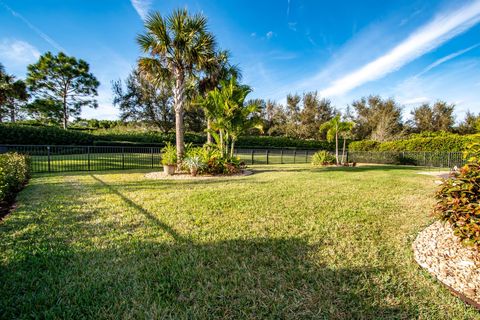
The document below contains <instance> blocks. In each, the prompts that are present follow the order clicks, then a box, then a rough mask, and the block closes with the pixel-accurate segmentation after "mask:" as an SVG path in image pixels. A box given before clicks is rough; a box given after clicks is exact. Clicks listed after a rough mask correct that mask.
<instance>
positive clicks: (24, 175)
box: [0, 153, 30, 204]
mask: <svg viewBox="0 0 480 320" xmlns="http://www.w3.org/2000/svg"><path fill="white" fill-rule="evenodd" d="M29 167H30V162H29V158H28V156H25V155H22V154H19V153H6V154H1V155H0V204H2V203H5V202H10V201H11V200H13V199H14V198H15V195H16V193H17V192H18V191H20V190H21V189H22V187H23V185H24V184H25V183H26V182H27V180H28V178H29V177H30V170H29Z"/></svg>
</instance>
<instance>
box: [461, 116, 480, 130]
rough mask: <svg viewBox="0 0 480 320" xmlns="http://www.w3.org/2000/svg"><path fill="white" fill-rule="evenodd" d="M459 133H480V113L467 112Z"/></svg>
mask: <svg viewBox="0 0 480 320" xmlns="http://www.w3.org/2000/svg"><path fill="white" fill-rule="evenodd" d="M458 132H459V133H460V134H472V133H477V132H480V113H479V114H478V115H475V113H473V112H470V111H467V113H466V115H465V119H464V120H463V121H462V122H461V123H460V125H459V126H458Z"/></svg>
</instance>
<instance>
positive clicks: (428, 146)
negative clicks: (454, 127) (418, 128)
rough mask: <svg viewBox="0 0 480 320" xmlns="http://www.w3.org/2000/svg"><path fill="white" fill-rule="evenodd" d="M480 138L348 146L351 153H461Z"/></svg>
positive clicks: (448, 136) (418, 139)
mask: <svg viewBox="0 0 480 320" xmlns="http://www.w3.org/2000/svg"><path fill="white" fill-rule="evenodd" d="M479 138H480V136H479V135H466V136H461V135H457V134H443V135H438V136H433V137H422V136H414V137H413V138H410V139H404V140H395V141H387V142H382V143H379V142H376V141H370V140H364V141H355V142H351V143H350V144H349V146H348V149H349V150H350V151H431V152H438V151H445V152H461V151H463V150H464V149H465V148H466V146H467V145H468V144H470V143H471V142H473V141H474V140H475V139H479Z"/></svg>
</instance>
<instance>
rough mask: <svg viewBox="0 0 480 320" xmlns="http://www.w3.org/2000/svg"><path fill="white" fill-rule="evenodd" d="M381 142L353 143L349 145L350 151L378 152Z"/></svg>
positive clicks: (365, 141) (364, 141)
mask: <svg viewBox="0 0 480 320" xmlns="http://www.w3.org/2000/svg"><path fill="white" fill-rule="evenodd" d="M379 145H380V142H378V141H373V140H361V141H352V142H350V144H349V145H348V150H349V151H378V147H379Z"/></svg>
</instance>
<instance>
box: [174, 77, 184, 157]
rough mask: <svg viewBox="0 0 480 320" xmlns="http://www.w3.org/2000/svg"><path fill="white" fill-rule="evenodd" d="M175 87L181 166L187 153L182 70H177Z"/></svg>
mask: <svg viewBox="0 0 480 320" xmlns="http://www.w3.org/2000/svg"><path fill="white" fill-rule="evenodd" d="M174 74H175V87H174V88H173V104H174V108H175V139H176V140H175V141H176V147H177V164H178V165H179V164H180V163H181V161H182V159H183V154H184V153H185V141H184V135H185V128H184V125H183V114H184V102H185V79H184V74H183V72H181V71H180V70H178V69H177V70H175V72H174Z"/></svg>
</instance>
